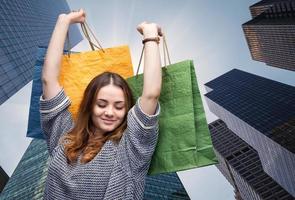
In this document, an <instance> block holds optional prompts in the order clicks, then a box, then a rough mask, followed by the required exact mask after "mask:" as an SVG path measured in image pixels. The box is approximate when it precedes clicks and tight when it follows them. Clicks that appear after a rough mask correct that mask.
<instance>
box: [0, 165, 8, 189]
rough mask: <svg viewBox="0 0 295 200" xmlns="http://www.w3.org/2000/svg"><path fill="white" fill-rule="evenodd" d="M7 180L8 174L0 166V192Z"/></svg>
mask: <svg viewBox="0 0 295 200" xmlns="http://www.w3.org/2000/svg"><path fill="white" fill-rule="evenodd" d="M8 180H9V176H8V175H7V174H6V172H5V171H4V170H3V169H2V167H1V166H0V193H1V192H2V190H3V188H4V187H5V185H6V183H7V181H8Z"/></svg>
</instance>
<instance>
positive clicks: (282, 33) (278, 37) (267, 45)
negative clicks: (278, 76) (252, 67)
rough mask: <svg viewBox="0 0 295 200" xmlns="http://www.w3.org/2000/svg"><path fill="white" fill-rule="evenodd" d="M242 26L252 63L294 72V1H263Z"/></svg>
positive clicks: (255, 6) (256, 6)
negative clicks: (253, 61)
mask: <svg viewBox="0 0 295 200" xmlns="http://www.w3.org/2000/svg"><path fill="white" fill-rule="evenodd" d="M250 11H251V15H252V17H253V19H252V20H250V21H248V22H246V23H244V24H243V25H242V27H243V30H244V34H245V37H246V40H247V43H248V47H249V49H250V53H251V56H252V59H253V60H256V61H260V62H264V63H265V64H266V65H270V66H273V67H278V68H283V69H287V70H292V71H295V1H294V0H263V1H260V2H258V3H256V4H254V5H252V6H250Z"/></svg>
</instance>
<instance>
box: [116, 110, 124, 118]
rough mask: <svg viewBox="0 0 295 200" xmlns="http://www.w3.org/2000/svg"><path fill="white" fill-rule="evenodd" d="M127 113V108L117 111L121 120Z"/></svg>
mask: <svg viewBox="0 0 295 200" xmlns="http://www.w3.org/2000/svg"><path fill="white" fill-rule="evenodd" d="M125 115H126V111H125V110H122V111H121V110H120V111H118V112H117V117H118V118H120V120H123V119H124V117H125Z"/></svg>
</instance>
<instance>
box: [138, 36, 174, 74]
mask: <svg viewBox="0 0 295 200" xmlns="http://www.w3.org/2000/svg"><path fill="white" fill-rule="evenodd" d="M162 38H163V53H164V68H167V65H166V60H167V59H168V62H169V65H171V61H170V56H169V51H168V46H167V42H166V37H165V34H164V33H163V36H162ZM144 48H145V44H143V47H142V50H141V54H140V58H139V63H138V66H137V70H136V77H137V75H138V72H139V68H140V64H141V61H142V57H143V52H144ZM166 53H167V58H166Z"/></svg>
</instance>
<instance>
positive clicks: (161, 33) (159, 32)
mask: <svg viewBox="0 0 295 200" xmlns="http://www.w3.org/2000/svg"><path fill="white" fill-rule="evenodd" d="M157 29H158V34H159V36H163V31H162V28H161V27H160V26H159V25H157Z"/></svg>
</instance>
